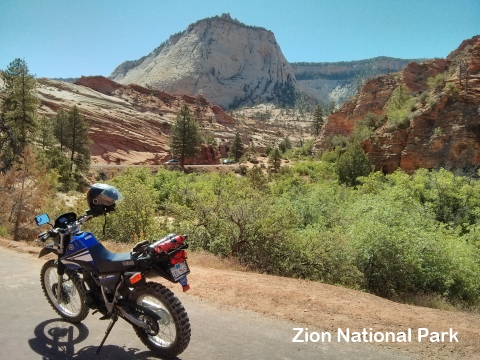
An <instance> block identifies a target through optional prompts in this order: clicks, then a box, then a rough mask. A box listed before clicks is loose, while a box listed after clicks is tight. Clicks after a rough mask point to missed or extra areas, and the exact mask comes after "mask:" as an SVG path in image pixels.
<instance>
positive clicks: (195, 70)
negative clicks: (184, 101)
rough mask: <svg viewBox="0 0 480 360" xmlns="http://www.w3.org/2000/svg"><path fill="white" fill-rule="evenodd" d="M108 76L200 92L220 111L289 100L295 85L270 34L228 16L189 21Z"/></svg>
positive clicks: (177, 91)
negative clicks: (256, 103)
mask: <svg viewBox="0 0 480 360" xmlns="http://www.w3.org/2000/svg"><path fill="white" fill-rule="evenodd" d="M110 78H111V79H112V80H114V81H116V82H119V83H122V84H130V83H135V84H139V85H143V86H151V87H152V88H155V89H160V90H164V91H166V92H168V93H171V94H174V95H182V94H187V95H191V96H194V95H197V94H201V95H203V96H204V97H205V98H206V99H207V100H208V101H210V102H212V103H215V104H218V105H220V106H221V107H223V108H224V109H225V108H228V107H230V106H232V105H240V104H252V103H255V102H263V101H274V102H282V103H288V102H289V101H290V102H292V101H294V100H293V94H294V89H295V88H296V87H297V82H296V79H295V74H294V72H293V69H292V67H291V66H290V64H289V63H288V61H287V60H286V59H285V57H284V56H283V54H282V51H281V49H280V46H279V45H278V44H277V41H276V40H275V36H274V34H273V33H272V32H271V31H268V30H265V29H263V28H257V27H253V26H246V25H244V24H242V23H240V22H239V21H237V20H232V18H231V17H230V14H223V15H222V16H221V17H219V16H216V17H214V18H208V19H204V20H200V21H198V22H196V23H195V24H191V25H190V26H189V27H188V29H187V30H185V31H184V32H182V33H179V34H176V35H172V36H171V37H170V39H169V40H168V41H166V42H165V43H163V44H162V45H160V46H159V47H158V48H157V49H155V50H154V51H152V52H151V53H150V54H149V55H147V56H145V57H143V58H141V59H139V60H137V61H127V62H125V63H123V64H121V65H120V66H118V67H117V68H116V69H115V70H114V71H113V73H112V74H111V75H110Z"/></svg>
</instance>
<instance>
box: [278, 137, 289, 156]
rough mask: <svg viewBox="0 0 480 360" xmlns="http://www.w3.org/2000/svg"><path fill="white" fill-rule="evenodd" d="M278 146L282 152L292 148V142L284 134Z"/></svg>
mask: <svg viewBox="0 0 480 360" xmlns="http://www.w3.org/2000/svg"><path fill="white" fill-rule="evenodd" d="M278 147H279V149H280V150H281V151H282V153H285V151H287V150H288V149H291V148H292V142H291V141H290V138H289V137H288V135H287V136H285V139H283V140H282V141H281V142H280V144H278Z"/></svg>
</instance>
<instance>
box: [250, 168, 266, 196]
mask: <svg viewBox="0 0 480 360" xmlns="http://www.w3.org/2000/svg"><path fill="white" fill-rule="evenodd" d="M247 179H248V181H249V183H250V185H251V187H252V188H254V189H257V190H264V189H265V188H266V186H267V178H266V176H265V175H264V174H263V171H262V169H261V168H259V167H258V166H257V165H253V167H252V168H251V169H250V170H249V171H248V172H247Z"/></svg>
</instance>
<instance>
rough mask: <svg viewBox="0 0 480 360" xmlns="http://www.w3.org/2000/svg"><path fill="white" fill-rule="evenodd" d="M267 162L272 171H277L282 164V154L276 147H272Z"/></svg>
mask: <svg viewBox="0 0 480 360" xmlns="http://www.w3.org/2000/svg"><path fill="white" fill-rule="evenodd" d="M268 164H269V165H270V166H272V167H273V171H274V172H278V170H280V167H281V165H282V154H280V150H278V148H275V149H273V150H272V151H271V152H270V156H269V157H268Z"/></svg>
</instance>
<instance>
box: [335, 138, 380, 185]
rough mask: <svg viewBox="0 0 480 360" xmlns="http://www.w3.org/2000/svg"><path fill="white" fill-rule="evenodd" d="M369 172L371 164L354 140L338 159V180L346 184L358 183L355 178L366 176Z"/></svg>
mask: <svg viewBox="0 0 480 360" xmlns="http://www.w3.org/2000/svg"><path fill="white" fill-rule="evenodd" d="M371 172H372V164H371V162H370V160H369V159H368V156H367V154H366V153H365V151H363V149H362V148H361V147H360V144H359V143H357V142H354V143H353V144H352V145H351V146H350V147H349V148H348V149H347V151H345V153H344V154H343V155H342V156H340V158H339V159H338V164H337V175H338V180H339V181H340V182H341V183H344V184H346V185H348V186H356V185H358V184H359V183H360V182H359V181H358V180H357V178H358V177H360V176H366V175H368V174H370V173H371Z"/></svg>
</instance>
